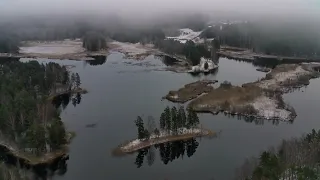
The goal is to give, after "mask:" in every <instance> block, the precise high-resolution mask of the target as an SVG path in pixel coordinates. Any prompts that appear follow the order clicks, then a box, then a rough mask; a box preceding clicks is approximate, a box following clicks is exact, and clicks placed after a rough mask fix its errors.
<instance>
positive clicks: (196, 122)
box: [191, 111, 200, 127]
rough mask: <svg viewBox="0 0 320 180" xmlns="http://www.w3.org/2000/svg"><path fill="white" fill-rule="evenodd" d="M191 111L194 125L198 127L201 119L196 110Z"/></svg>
mask: <svg viewBox="0 0 320 180" xmlns="http://www.w3.org/2000/svg"><path fill="white" fill-rule="evenodd" d="M191 112H192V119H193V127H196V126H198V125H199V124H200V120H199V117H198V115H197V113H196V112H195V111H191Z"/></svg>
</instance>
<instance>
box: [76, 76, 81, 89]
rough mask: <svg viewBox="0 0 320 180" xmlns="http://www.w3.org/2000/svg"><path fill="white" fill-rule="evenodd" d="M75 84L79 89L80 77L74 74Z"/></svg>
mask: <svg viewBox="0 0 320 180" xmlns="http://www.w3.org/2000/svg"><path fill="white" fill-rule="evenodd" d="M75 82H76V87H77V88H79V87H80V85H81V81H80V76H79V74H78V73H76V75H75Z"/></svg>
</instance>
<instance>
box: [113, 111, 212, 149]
mask: <svg viewBox="0 0 320 180" xmlns="http://www.w3.org/2000/svg"><path fill="white" fill-rule="evenodd" d="M199 123H200V122H199V117H198V116H197V113H196V112H195V111H192V110H191V109H189V110H188V112H187V113H186V112H185V110H184V108H183V107H180V108H179V109H177V108H176V107H172V108H171V109H170V108H169V107H166V108H165V110H164V112H163V113H162V114H161V116H160V119H159V124H160V128H159V129H158V128H157V127H156V124H155V122H154V120H153V118H152V117H149V118H148V122H147V123H146V126H145V123H144V121H143V119H142V118H141V117H140V116H138V117H137V119H136V121H135V124H136V126H137V129H138V138H137V139H134V140H132V141H129V142H127V143H124V144H122V145H120V146H119V147H118V148H116V149H115V150H114V151H113V154H114V155H124V154H127V153H133V152H136V151H138V150H141V149H144V148H147V147H150V146H153V145H157V144H162V143H167V142H173V141H179V140H187V139H192V138H196V137H202V136H214V135H216V133H214V132H212V131H211V130H208V129H204V128H202V127H199Z"/></svg>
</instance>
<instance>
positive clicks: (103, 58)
mask: <svg viewBox="0 0 320 180" xmlns="http://www.w3.org/2000/svg"><path fill="white" fill-rule="evenodd" d="M106 61H107V56H95V57H94V60H90V61H85V63H86V64H89V65H91V66H99V65H103V64H104V63H106Z"/></svg>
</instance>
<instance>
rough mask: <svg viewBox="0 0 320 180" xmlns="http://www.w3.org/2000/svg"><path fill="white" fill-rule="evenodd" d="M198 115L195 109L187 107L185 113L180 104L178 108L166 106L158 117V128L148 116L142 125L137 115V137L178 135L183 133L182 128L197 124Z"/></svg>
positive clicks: (190, 127) (192, 126) (192, 127)
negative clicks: (164, 134) (162, 134)
mask: <svg viewBox="0 0 320 180" xmlns="http://www.w3.org/2000/svg"><path fill="white" fill-rule="evenodd" d="M199 123H200V121H199V117H198V115H197V113H196V112H195V111H193V110H192V109H188V112H187V113H186V112H185V110H184V108H183V107H182V106H181V107H180V108H179V109H177V108H176V107H172V108H171V109H170V108H169V107H166V108H165V109H164V111H163V113H162V114H161V116H160V119H159V125H160V127H159V129H158V128H157V127H156V124H155V122H154V120H153V118H152V117H149V118H148V122H147V125H146V126H145V125H144V121H143V119H142V118H141V117H140V116H138V117H137V119H136V120H135V124H136V126H137V129H138V139H149V138H150V135H152V134H153V135H156V136H160V134H161V133H166V134H168V135H179V134H182V133H183V130H184V129H191V130H192V129H194V128H196V127H197V126H198V125H199Z"/></svg>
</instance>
